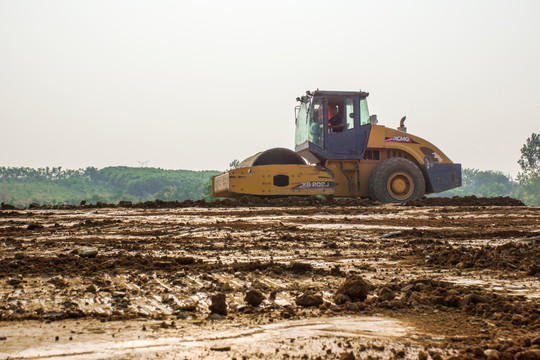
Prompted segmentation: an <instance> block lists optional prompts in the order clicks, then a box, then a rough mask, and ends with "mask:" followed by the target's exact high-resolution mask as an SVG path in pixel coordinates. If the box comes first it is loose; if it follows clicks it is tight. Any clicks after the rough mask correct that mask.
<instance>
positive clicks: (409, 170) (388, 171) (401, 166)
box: [369, 157, 426, 203]
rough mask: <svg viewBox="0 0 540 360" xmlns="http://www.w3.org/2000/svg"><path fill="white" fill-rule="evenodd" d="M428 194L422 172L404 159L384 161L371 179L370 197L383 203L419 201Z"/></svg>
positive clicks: (377, 167) (372, 174)
mask: <svg viewBox="0 0 540 360" xmlns="http://www.w3.org/2000/svg"><path fill="white" fill-rule="evenodd" d="M425 193H426V181H425V179H424V175H423V174H422V171H420V169H419V168H418V166H416V165H415V164H414V163H413V162H412V161H410V160H407V159H404V158H397V157H396V158H390V159H386V160H383V161H381V162H380V163H379V165H377V166H376V167H375V169H373V172H372V173H371V176H370V178H369V197H370V198H371V199H372V200H375V201H380V202H382V203H402V202H407V201H410V200H414V199H418V198H421V197H422V196H424V194H425Z"/></svg>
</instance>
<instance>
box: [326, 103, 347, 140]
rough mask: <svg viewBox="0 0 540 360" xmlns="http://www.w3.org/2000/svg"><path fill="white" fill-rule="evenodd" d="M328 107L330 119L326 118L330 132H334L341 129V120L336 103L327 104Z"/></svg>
mask: <svg viewBox="0 0 540 360" xmlns="http://www.w3.org/2000/svg"><path fill="white" fill-rule="evenodd" d="M328 108H329V109H328V111H329V113H330V119H329V120H328V127H329V128H330V132H333V133H334V132H341V131H343V128H344V126H343V120H342V119H341V115H340V114H339V110H338V107H337V105H328Z"/></svg>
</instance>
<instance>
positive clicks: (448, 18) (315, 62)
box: [0, 0, 540, 175]
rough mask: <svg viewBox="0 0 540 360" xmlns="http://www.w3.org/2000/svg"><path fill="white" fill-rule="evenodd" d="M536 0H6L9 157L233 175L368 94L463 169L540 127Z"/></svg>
mask: <svg viewBox="0 0 540 360" xmlns="http://www.w3.org/2000/svg"><path fill="white" fill-rule="evenodd" d="M539 17H540V1H537V0H508V1H497V0H483V1H482V0H475V1H470V0H465V1H463V0H453V1H433V0H426V1H359V0H354V1H339V0H334V1H332V2H329V1H316V0H311V1H290V0H288V1H281V0H277V1H276V0H273V1H266V2H264V3H263V2H260V1H247V0H246V1H241V0H228V1H156V0H152V1H134V0H129V1H127V0H126V1H111V0H106V1H96V0H92V1H76V0H66V1H57V0H49V1H37V0H36V1H24V0H13V1H7V0H0V125H1V127H0V129H1V151H0V166H17V167H18V166H29V167H45V166H62V167H63V168H69V169H74V168H81V167H87V166H95V167H98V168H102V167H105V166H113V165H127V166H139V163H138V161H148V166H152V167H161V168H166V169H194V170H199V169H215V170H224V169H226V168H227V167H228V165H229V162H230V161H231V160H233V159H238V160H243V159H244V158H246V157H248V156H250V155H253V154H255V153H256V152H258V151H261V150H265V149H268V148H272V147H277V146H280V147H287V148H291V149H293V148H294V107H295V105H296V101H295V98H296V97H297V96H300V95H302V94H303V93H304V92H305V91H306V90H314V89H316V88H320V89H325V90H359V89H361V90H364V91H368V92H370V96H369V98H368V101H369V106H370V112H371V113H372V114H377V116H378V118H379V123H380V124H383V125H387V126H389V127H396V126H398V123H399V119H400V118H401V117H402V116H403V115H406V116H407V122H406V125H407V127H408V130H409V132H410V133H412V134H415V135H418V136H421V137H423V138H425V139H427V140H429V141H431V142H433V143H434V144H435V145H437V146H438V147H439V148H440V149H441V150H442V151H443V152H445V153H446V154H447V155H448V156H449V157H450V158H451V159H452V160H453V161H455V162H460V163H462V164H463V166H464V167H468V168H478V169H482V170H487V169H491V170H501V171H503V172H504V173H507V174H512V175H515V174H516V173H517V172H518V170H519V166H518V165H517V163H516V161H517V160H518V159H519V157H520V148H521V146H522V144H523V143H524V142H525V140H526V139H527V137H529V136H530V135H531V133H533V132H540V19H539Z"/></svg>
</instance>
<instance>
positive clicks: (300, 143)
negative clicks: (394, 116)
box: [295, 90, 371, 164]
mask: <svg viewBox="0 0 540 360" xmlns="http://www.w3.org/2000/svg"><path fill="white" fill-rule="evenodd" d="M368 95H369V94H368V93H366V92H362V91H358V92H352V91H351V92H349V91H322V90H317V91H315V92H313V93H312V92H309V91H307V92H306V95H305V96H302V97H300V98H297V100H298V101H299V102H300V105H299V106H298V107H297V115H296V136H295V145H296V147H295V151H296V152H297V153H299V154H300V155H301V156H303V157H304V158H306V159H307V160H308V161H309V162H310V163H312V164H316V163H322V162H324V161H325V160H326V159H362V158H363V157H364V152H365V149H366V145H367V141H368V137H369V131H370V129H371V125H370V119H369V111H368V106H367V100H366V98H367V96H368Z"/></svg>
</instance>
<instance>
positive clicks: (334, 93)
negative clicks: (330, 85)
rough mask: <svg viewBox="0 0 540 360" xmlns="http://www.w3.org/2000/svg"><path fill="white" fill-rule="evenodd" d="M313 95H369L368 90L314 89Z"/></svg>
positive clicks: (364, 96)
mask: <svg viewBox="0 0 540 360" xmlns="http://www.w3.org/2000/svg"><path fill="white" fill-rule="evenodd" d="M312 94H313V96H359V97H361V98H366V97H368V96H369V93H368V92H364V91H331V90H319V89H317V90H315V91H314V92H313V93H312Z"/></svg>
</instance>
